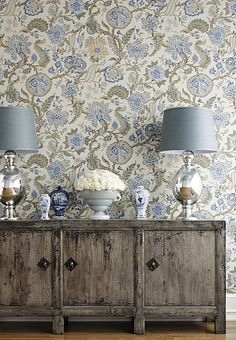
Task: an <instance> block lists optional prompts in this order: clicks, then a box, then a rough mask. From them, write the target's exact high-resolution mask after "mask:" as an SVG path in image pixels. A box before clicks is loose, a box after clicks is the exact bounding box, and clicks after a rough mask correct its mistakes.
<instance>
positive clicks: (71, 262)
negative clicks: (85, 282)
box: [65, 257, 78, 272]
mask: <svg viewBox="0 0 236 340" xmlns="http://www.w3.org/2000/svg"><path fill="white" fill-rule="evenodd" d="M77 265H78V263H77V262H76V261H75V260H74V259H73V258H72V257H70V258H69V259H68V260H67V261H66V263H65V266H66V268H67V269H68V270H69V271H70V272H71V271H72V270H73V269H75V267H76V266H77Z"/></svg>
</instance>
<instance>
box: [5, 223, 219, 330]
mask: <svg viewBox="0 0 236 340" xmlns="http://www.w3.org/2000/svg"><path fill="white" fill-rule="evenodd" d="M42 257H45V258H46V259H47V260H48V261H49V262H50V265H49V267H48V269H47V270H45V271H44V270H42V269H40V268H39V267H38V266H37V263H38V262H39V260H40V259H41V258H42ZM69 258H73V259H74V260H75V261H76V262H77V263H78V265H77V266H76V267H75V268H74V269H73V270H72V271H69V270H68V269H67V268H66V267H65V265H64V264H65V262H66V261H67V260H68V259H69ZM152 258H153V259H155V260H156V261H157V263H158V267H157V269H155V270H153V271H152V270H150V269H149V268H148V267H147V263H148V261H149V260H151V259H152ZM0 266H1V272H0V316H27V317H28V316H51V317H52V320H53V332H54V333H55V334H62V333H63V332H64V318H65V319H66V320H67V318H68V316H87V317H88V316H111V315H112V316H123V317H124V316H125V317H133V319H134V332H135V333H140V334H141V333H144V331H145V317H146V316H147V317H153V318H159V317H165V318H181V317H188V318H189V317H193V318H196V317H202V318H204V319H208V320H213V321H214V322H215V332H216V333H225V222H224V221H168V220H159V221H157V220H111V221H88V220H54V221H53V220H50V221H17V222H10V221H7V222H6V221H2V222H0ZM151 269H154V268H153V267H152V261H151Z"/></svg>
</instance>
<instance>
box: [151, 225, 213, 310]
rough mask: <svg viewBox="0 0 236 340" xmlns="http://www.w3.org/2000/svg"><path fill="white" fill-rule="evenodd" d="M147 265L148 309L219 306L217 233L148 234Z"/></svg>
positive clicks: (153, 232)
mask: <svg viewBox="0 0 236 340" xmlns="http://www.w3.org/2000/svg"><path fill="white" fill-rule="evenodd" d="M152 259H154V260H156V261H157V268H156V269H154V268H155V265H154V264H153V263H152V261H150V260H152ZM148 261H150V262H149V264H151V268H149V267H148V265H147V263H148ZM154 262H155V261H154ZM145 263H146V265H145V276H146V280H145V284H146V288H145V304H146V305H168V304H169V305H214V304H215V234H214V232H212V231H202V232H199V231H184V232H181V231H179V232H178V231H176V232H175V231H169V232H168V231H165V232H156V231H149V232H146V233H145ZM152 265H154V267H152ZM153 269H154V270H153Z"/></svg>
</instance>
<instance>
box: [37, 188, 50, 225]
mask: <svg viewBox="0 0 236 340" xmlns="http://www.w3.org/2000/svg"><path fill="white" fill-rule="evenodd" d="M50 205H51V198H50V196H49V195H48V194H42V195H41V196H40V197H39V206H40V209H41V212H42V215H41V219H42V220H49V217H48V213H49V210H50Z"/></svg>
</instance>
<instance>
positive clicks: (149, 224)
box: [0, 219, 225, 231]
mask: <svg viewBox="0 0 236 340" xmlns="http://www.w3.org/2000/svg"><path fill="white" fill-rule="evenodd" d="M137 228H139V229H140V228H141V229H145V230H160V231H162V230H163V231H165V230H183V231H184V230H200V231H201V230H219V229H220V230H221V229H225V221H223V220H191V221H183V220H163V219H162V220H156V219H150V220H149V219H143V220H137V219H126V220H125V219H120V220H88V219H64V220H59V219H58V220H56V219H52V220H19V221H0V231H1V230H4V229H27V230H29V229H34V230H53V229H62V230H75V229H78V230H81V231H86V230H135V229H137Z"/></svg>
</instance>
